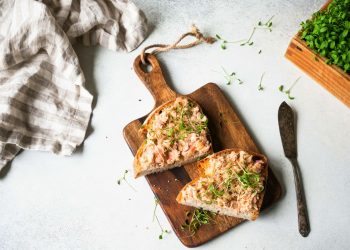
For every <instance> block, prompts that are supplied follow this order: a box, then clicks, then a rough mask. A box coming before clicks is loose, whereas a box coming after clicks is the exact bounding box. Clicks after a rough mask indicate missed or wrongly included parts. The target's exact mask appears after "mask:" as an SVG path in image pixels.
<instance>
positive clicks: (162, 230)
mask: <svg viewBox="0 0 350 250" xmlns="http://www.w3.org/2000/svg"><path fill="white" fill-rule="evenodd" d="M158 204H159V200H158V199H157V198H156V197H154V210H153V219H152V221H154V220H156V221H157V224H158V226H159V228H160V230H161V233H160V235H159V236H158V238H159V239H160V240H162V239H163V237H164V234H169V233H170V231H169V230H167V229H164V228H163V227H162V225H161V224H160V221H159V219H158V216H157V214H156V211H157V207H158Z"/></svg>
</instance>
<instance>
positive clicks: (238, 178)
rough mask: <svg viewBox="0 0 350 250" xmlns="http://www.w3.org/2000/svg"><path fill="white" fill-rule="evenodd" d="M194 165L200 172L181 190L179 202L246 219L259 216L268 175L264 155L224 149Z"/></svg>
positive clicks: (178, 197)
mask: <svg viewBox="0 0 350 250" xmlns="http://www.w3.org/2000/svg"><path fill="white" fill-rule="evenodd" d="M197 166H198V167H199V169H200V173H201V175H200V177H198V178H196V179H194V180H193V181H191V182H190V183H188V184H187V185H185V186H184V187H183V189H182V190H181V191H180V193H179V194H178V196H177V198H176V200H177V201H178V202H179V203H180V204H183V205H187V206H193V207H197V208H203V209H204V210H209V211H212V212H215V213H218V214H222V215H228V216H234V217H238V218H243V219H248V220H255V219H256V218H257V217H258V216H259V211H260V207H261V204H262V201H263V197H264V187H265V183H266V180H267V175H268V167H267V159H266V157H265V156H263V155H260V154H256V153H250V152H246V151H242V150H235V149H227V150H223V151H221V152H218V153H216V154H212V155H210V156H208V157H206V158H205V159H203V160H201V161H199V162H197Z"/></svg>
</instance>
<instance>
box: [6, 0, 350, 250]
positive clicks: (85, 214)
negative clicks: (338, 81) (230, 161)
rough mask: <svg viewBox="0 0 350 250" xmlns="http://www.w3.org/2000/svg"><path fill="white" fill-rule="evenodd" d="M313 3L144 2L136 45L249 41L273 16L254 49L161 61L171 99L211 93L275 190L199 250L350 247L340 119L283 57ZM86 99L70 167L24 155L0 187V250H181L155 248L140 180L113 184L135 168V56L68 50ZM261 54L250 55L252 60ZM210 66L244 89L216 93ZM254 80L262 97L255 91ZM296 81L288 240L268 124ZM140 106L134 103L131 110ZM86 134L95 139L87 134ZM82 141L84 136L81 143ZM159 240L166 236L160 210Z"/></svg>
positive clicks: (285, 175) (348, 130) (275, 135)
mask: <svg viewBox="0 0 350 250" xmlns="http://www.w3.org/2000/svg"><path fill="white" fill-rule="evenodd" d="M323 2H324V1H323V0H318V1H309V0H304V1H302V0H289V1H286V0H279V1H277V0H268V1H255V0H250V1H224V0H221V1H203V0H196V1H185V0H182V1H170V0H167V1H142V0H137V1H136V3H137V4H138V5H139V6H140V7H141V8H142V9H143V10H144V11H145V12H146V14H147V16H148V18H149V20H150V23H151V25H152V27H153V28H152V33H151V34H150V36H149V37H148V39H147V40H146V41H145V43H144V44H143V45H142V46H144V45H148V44H151V43H156V42H170V41H173V40H174V39H175V38H177V37H178V36H179V34H181V33H183V32H186V31H187V30H188V29H189V27H190V25H191V24H192V23H195V24H197V25H198V27H200V28H201V29H202V30H203V31H205V32H208V33H211V34H215V33H218V34H221V35H222V36H223V37H225V38H227V39H233V40H235V39H241V38H245V37H247V36H248V35H249V33H250V30H251V28H252V26H253V25H254V24H256V23H257V22H258V21H259V20H260V19H262V20H266V19H268V18H269V17H270V16H271V15H273V14H274V15H275V18H274V19H273V24H274V25H273V32H272V33H269V32H265V31H257V33H256V35H255V36H254V42H255V43H254V46H252V47H240V46H238V45H232V46H230V45H229V46H228V49H227V50H226V51H222V50H221V49H220V48H219V44H215V45H211V46H208V45H203V46H198V47H196V48H193V49H189V50H186V51H176V52H170V53H167V54H162V55H160V59H161V62H162V63H163V65H164V68H165V67H166V72H168V81H169V82H171V83H172V85H173V87H174V89H175V90H177V91H179V92H180V93H183V94H186V93H190V92H192V91H194V90H195V89H197V88H199V87H200V86H202V85H203V84H205V83H207V82H210V81H211V82H216V83H218V84H219V85H220V86H221V87H222V89H223V90H224V91H225V93H226V94H227V96H229V98H230V100H231V101H232V103H233V104H234V106H235V108H236V109H237V110H238V112H239V113H240V114H241V116H242V119H243V120H244V122H245V123H246V124H247V126H248V128H249V130H250V131H251V132H252V135H253V136H254V138H255V139H256V141H257V142H258V144H259V146H260V148H261V149H262V150H263V151H264V153H266V154H267V156H268V157H269V159H270V162H271V165H272V168H273V170H274V172H275V173H276V175H277V176H278V178H279V180H280V181H281V183H282V185H283V188H284V195H283V198H282V199H281V201H280V202H279V203H277V204H276V205H275V206H273V207H271V208H270V209H268V210H266V211H265V212H264V213H263V214H262V216H261V217H260V218H259V219H258V220H257V221H256V222H249V223H244V224H242V225H240V226H239V227H237V228H236V229H233V230H231V231H229V232H228V233H226V234H224V235H222V236H221V237H219V238H217V239H215V240H214V241H212V242H210V243H207V244H205V245H204V246H202V247H200V248H199V249H228V248H229V249H347V248H348V247H349V245H350V239H349V233H350V229H349V228H350V227H349V224H350V216H349V211H348V208H349V207H350V196H349V191H350V181H349V175H350V169H349V162H350V154H349V152H350V143H349V139H350V110H349V109H348V108H347V107H346V106H345V105H343V104H342V103H341V102H339V101H338V100H337V99H336V98H334V97H333V96H332V95H330V94H329V93H328V92H326V91H325V90H324V89H323V88H322V87H320V86H319V85H318V84H317V83H316V82H314V81H313V80H312V79H310V78H309V77H308V76H307V75H305V74H304V73H303V72H301V71H300V70H299V69H298V68H296V67H295V66H293V65H292V64H291V63H290V62H288V61H287V60H286V59H285V58H284V57H283V55H284V52H285V50H286V48H287V46H288V43H289V41H290V38H291V37H292V36H293V35H294V34H295V33H296V32H297V30H298V29H299V23H300V22H301V21H302V20H304V19H306V18H308V17H309V16H310V15H311V13H313V12H315V11H316V10H318V9H319V8H320V6H321V5H322V4H323ZM76 48H77V53H78V55H79V58H80V59H81V64H82V67H83V69H84V71H85V73H86V78H87V81H88V83H87V85H88V89H89V90H90V91H91V92H92V93H94V95H95V104H96V107H95V109H94V114H93V117H92V124H91V125H92V129H91V130H90V132H89V134H90V135H89V136H88V138H87V139H86V141H85V143H84V146H83V147H81V148H80V149H79V150H78V152H76V153H75V154H74V155H73V156H71V157H58V156H54V155H52V154H49V153H44V152H23V153H21V154H20V155H19V156H18V157H17V158H16V159H15V161H14V162H13V164H12V166H11V168H10V169H9V170H8V172H7V173H2V175H3V177H2V178H1V179H0V214H1V218H0V249H6V250H7V249H26V250H27V249H123V250H124V249H135V250H136V249H168V250H172V249H185V248H184V247H183V246H182V244H181V243H180V241H179V240H178V239H177V238H176V236H175V235H174V233H171V234H170V235H167V236H165V238H164V239H163V240H159V239H158V235H159V228H158V226H157V224H156V223H153V222H152V212H153V206H154V201H153V195H152V193H151V191H150V189H149V187H148V185H147V183H146V181H145V180H144V179H142V178H141V179H139V180H137V181H135V180H132V178H131V175H129V176H128V179H129V181H130V182H131V183H132V185H134V186H135V188H136V189H137V192H134V191H132V190H131V189H130V188H129V187H128V186H127V185H125V183H123V184H122V185H121V186H118V185H117V183H116V179H117V178H118V177H119V176H120V175H122V173H123V171H124V170H125V169H131V167H132V160H133V157H132V155H131V153H130V151H129V149H128V147H127V145H126V143H125V142H124V139H123V136H122V129H123V127H124V126H125V125H126V124H127V123H128V122H129V121H131V120H133V119H135V118H137V117H140V116H142V115H144V114H146V113H147V112H148V111H149V110H150V109H151V108H152V106H153V100H152V97H151V95H150V94H149V93H148V92H147V90H146V88H145V87H144V86H143V85H142V84H141V82H140V81H139V80H138V79H137V77H136V75H135V74H134V72H133V70H132V62H133V59H134V58H135V57H136V56H137V55H138V53H139V52H140V49H137V50H136V51H134V52H132V53H130V54H123V53H114V52H111V51H108V50H105V49H101V48H84V47H82V46H77V47H76ZM260 49H261V50H262V54H261V55H258V51H259V50H260ZM220 66H223V67H225V68H226V69H227V70H229V71H235V72H237V74H238V75H239V77H240V78H242V80H243V81H244V84H243V85H241V86H238V85H237V84H233V85H231V86H226V85H225V84H224V80H223V78H222V75H221V74H219V73H217V72H215V71H220ZM262 72H266V75H265V78H264V86H265V90H264V91H263V92H259V91H257V85H258V82H259V78H260V76H261V74H262ZM298 76H301V80H300V81H299V83H298V84H297V85H296V87H295V88H294V89H293V95H295V97H296V99H295V100H294V101H289V104H290V105H291V106H292V107H293V108H294V109H295V110H296V111H297V116H298V123H297V126H298V146H299V163H300V166H301V168H302V174H303V178H304V185H305V190H306V197H307V202H308V207H309V214H310V221H311V233H310V235H309V237H308V238H302V237H301V236H300V235H299V233H298V230H297V215H296V201H295V192H294V183H293V176H292V169H291V166H290V165H289V163H288V161H287V160H286V159H285V158H284V156H283V152H282V147H281V142H280V138H279V132H278V124H277V110H278V106H279V104H280V103H281V102H282V101H283V100H285V96H284V95H283V94H281V93H280V92H279V91H278V90H277V87H278V85H279V84H290V83H291V82H293V81H294V80H295V79H296V78H297V77H298ZM139 99H141V100H142V101H139ZM92 130H93V131H92ZM91 132H92V133H91ZM157 214H158V216H159V218H160V220H161V223H162V224H163V225H164V227H165V228H167V229H170V226H169V224H168V222H167V220H166V218H165V216H164V214H163V213H162V211H161V210H160V209H158V211H157Z"/></svg>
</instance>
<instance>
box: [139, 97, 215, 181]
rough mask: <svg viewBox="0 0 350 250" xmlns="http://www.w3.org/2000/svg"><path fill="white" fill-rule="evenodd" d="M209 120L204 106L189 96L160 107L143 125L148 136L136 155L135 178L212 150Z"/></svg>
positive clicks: (178, 164) (183, 162)
mask: <svg viewBox="0 0 350 250" xmlns="http://www.w3.org/2000/svg"><path fill="white" fill-rule="evenodd" d="M207 123H208V119H207V117H206V116H205V115H204V114H203V112H202V109H201V107H200V106H199V105H198V104H197V103H196V102H195V101H193V100H191V99H189V98H186V97H178V98H176V99H175V100H173V101H169V102H167V103H165V104H163V105H161V106H160V107H158V108H156V109H155V110H154V111H153V112H152V113H151V114H150V115H149V116H148V117H147V119H146V120H145V122H144V124H143V125H142V127H141V129H140V133H142V134H144V135H146V140H145V141H144V142H143V143H142V145H141V146H140V148H139V149H138V150H137V153H136V155H135V159H134V175H135V178H136V177H139V176H143V175H148V174H152V173H157V172H161V171H164V170H168V169H171V168H174V167H179V166H182V165H184V164H188V163H191V162H194V161H196V160H197V159H198V158H201V157H204V156H206V155H208V154H210V153H211V152H212V146H211V142H210V135H209V130H208V126H207Z"/></svg>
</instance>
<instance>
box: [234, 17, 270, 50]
mask: <svg viewBox="0 0 350 250" xmlns="http://www.w3.org/2000/svg"><path fill="white" fill-rule="evenodd" d="M273 17H274V16H271V17H270V19H269V20H267V22H265V23H264V22H262V21H259V22H258V26H254V27H253V30H252V32H251V33H250V36H249V38H248V39H247V40H246V41H245V42H244V43H241V44H240V45H241V46H245V45H249V46H252V45H253V44H254V42H253V41H252V39H253V36H254V34H255V31H256V30H257V29H267V30H269V31H270V32H271V31H272V19H273ZM259 54H260V53H259Z"/></svg>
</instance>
